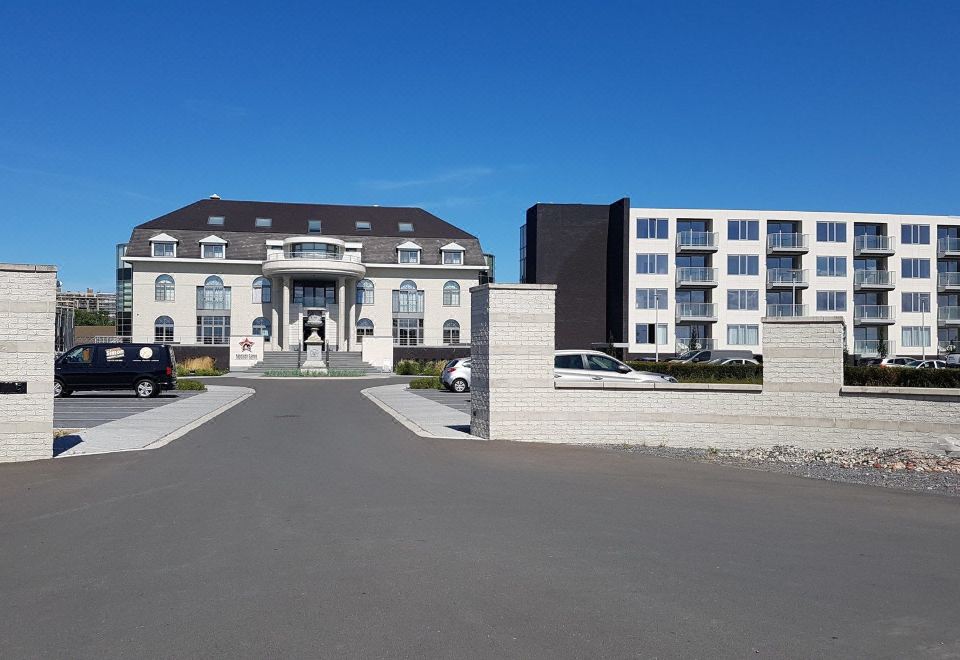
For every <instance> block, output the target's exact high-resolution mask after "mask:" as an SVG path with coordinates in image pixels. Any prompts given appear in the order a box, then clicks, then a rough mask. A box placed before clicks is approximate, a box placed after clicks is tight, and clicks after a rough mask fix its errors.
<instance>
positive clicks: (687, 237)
mask: <svg viewBox="0 0 960 660" xmlns="http://www.w3.org/2000/svg"><path fill="white" fill-rule="evenodd" d="M717 247H719V241H718V237H717V233H716V232H712V231H693V230H692V229H691V230H688V231H681V232H679V233H677V248H679V249H681V250H682V249H684V248H686V249H688V250H694V249H699V250H714V249H716V248H717Z"/></svg>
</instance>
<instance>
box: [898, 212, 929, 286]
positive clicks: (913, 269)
mask: <svg viewBox="0 0 960 660" xmlns="http://www.w3.org/2000/svg"><path fill="white" fill-rule="evenodd" d="M915 226H921V227H922V226H924V225H915ZM900 275H901V277H907V278H912V279H927V278H929V277H930V260H929V259H901V260H900Z"/></svg>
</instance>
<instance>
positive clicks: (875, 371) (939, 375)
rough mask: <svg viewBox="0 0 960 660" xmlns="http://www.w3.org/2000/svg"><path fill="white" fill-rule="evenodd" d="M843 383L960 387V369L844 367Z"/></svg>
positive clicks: (881, 385) (885, 385) (880, 385)
mask: <svg viewBox="0 0 960 660" xmlns="http://www.w3.org/2000/svg"><path fill="white" fill-rule="evenodd" d="M843 383H844V385H875V386H879V387H960V369H910V368H908V367H844V369H843Z"/></svg>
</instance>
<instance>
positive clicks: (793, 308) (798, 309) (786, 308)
mask: <svg viewBox="0 0 960 660" xmlns="http://www.w3.org/2000/svg"><path fill="white" fill-rule="evenodd" d="M806 315H807V306H806V305H789V304H788V305H767V316H779V317H783V316H806Z"/></svg>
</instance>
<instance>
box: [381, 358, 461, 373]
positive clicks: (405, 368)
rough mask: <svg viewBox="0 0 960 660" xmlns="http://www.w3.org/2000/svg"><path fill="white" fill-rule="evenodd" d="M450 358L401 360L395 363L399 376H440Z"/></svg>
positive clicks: (395, 369) (394, 366)
mask: <svg viewBox="0 0 960 660" xmlns="http://www.w3.org/2000/svg"><path fill="white" fill-rule="evenodd" d="M447 362H449V360H400V361H399V362H397V363H396V364H395V365H393V372H394V373H395V374H397V375H399V376H439V375H440V374H441V373H443V367H444V366H446V364H447Z"/></svg>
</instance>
